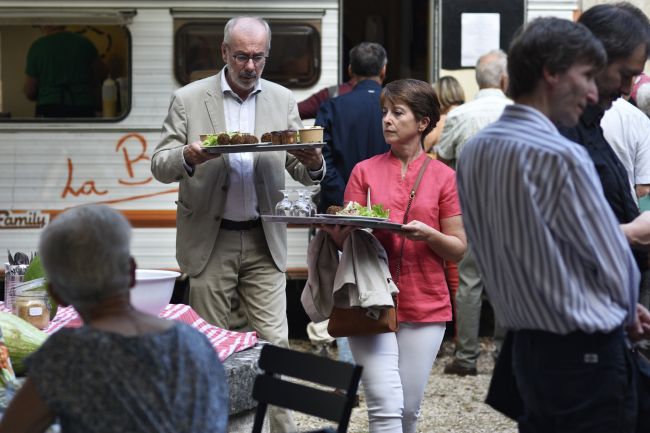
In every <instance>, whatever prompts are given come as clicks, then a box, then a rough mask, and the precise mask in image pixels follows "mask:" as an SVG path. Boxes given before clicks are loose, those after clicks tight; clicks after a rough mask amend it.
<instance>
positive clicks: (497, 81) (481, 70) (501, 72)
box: [476, 50, 508, 89]
mask: <svg viewBox="0 0 650 433" xmlns="http://www.w3.org/2000/svg"><path fill="white" fill-rule="evenodd" d="M507 75H508V55H507V54H506V53H504V52H503V51H502V50H492V51H490V52H489V53H485V54H483V55H482V56H481V57H479V59H478V61H477V62H476V83H477V84H478V87H479V88H480V89H485V88H490V87H492V88H499V87H501V78H502V77H503V76H507Z"/></svg>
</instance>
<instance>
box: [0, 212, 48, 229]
mask: <svg viewBox="0 0 650 433" xmlns="http://www.w3.org/2000/svg"><path fill="white" fill-rule="evenodd" d="M49 220H50V216H49V215H48V214H43V213H41V212H40V211H37V210H34V211H22V212H20V211H19V212H14V211H11V210H0V229H40V228H43V227H44V226H45V225H46V224H47V223H48V222H49Z"/></svg>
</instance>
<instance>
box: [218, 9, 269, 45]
mask: <svg viewBox="0 0 650 433" xmlns="http://www.w3.org/2000/svg"><path fill="white" fill-rule="evenodd" d="M241 19H250V20H253V21H257V22H258V23H260V24H261V25H262V26H264V29H266V34H267V35H268V38H267V41H268V42H267V45H266V50H267V51H271V27H269V23H267V22H266V20H264V19H263V18H260V17H252V16H246V15H243V16H239V17H233V18H230V19H229V20H228V22H227V23H226V26H225V27H224V28H223V43H224V44H226V45H228V46H230V42H231V41H232V29H233V27H235V25H236V24H237V22H239V20H241Z"/></svg>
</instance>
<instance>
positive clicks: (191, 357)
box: [27, 323, 228, 433]
mask: <svg viewBox="0 0 650 433" xmlns="http://www.w3.org/2000/svg"><path fill="white" fill-rule="evenodd" d="M27 375H28V377H29V378H30V379H31V380H32V381H33V382H34V385H35V386H36V389H37V390H38V393H39V394H40V396H41V398H43V400H44V401H45V402H46V403H47V405H48V406H49V407H50V409H51V410H52V411H53V412H55V413H56V415H57V416H58V417H59V421H60V424H61V429H62V431H63V432H64V433H76V432H79V433H93V432H98V433H99V432H101V433H110V432H116V433H117V432H120V433H129V432H138V433H146V432H151V433H154V432H155V433H183V432H187V433H190V432H196V433H210V432H214V433H223V432H225V431H226V426H227V423H228V384H227V382H226V377H225V373H224V368H223V366H222V365H221V362H219V360H218V358H217V354H216V353H215V351H214V349H213V348H212V345H210V342H209V341H208V339H207V338H206V337H205V336H204V335H202V334H201V333H200V332H198V331H196V330H195V329H193V328H191V327H189V326H187V325H184V324H182V323H176V324H175V326H172V327H171V328H169V329H168V330H166V331H164V332H161V333H154V334H147V335H141V336H136V337H125V336H122V335H119V334H115V333H111V332H105V331H100V330H97V329H93V328H89V327H82V328H77V329H62V330H60V331H59V332H57V333H56V334H54V335H52V336H51V337H49V338H48V339H47V340H46V341H45V343H44V344H43V346H42V347H41V348H40V349H39V350H38V351H37V352H35V353H34V354H33V355H32V356H31V357H30V358H28V360H27Z"/></svg>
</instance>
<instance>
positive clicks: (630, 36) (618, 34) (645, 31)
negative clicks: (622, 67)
mask: <svg viewBox="0 0 650 433" xmlns="http://www.w3.org/2000/svg"><path fill="white" fill-rule="evenodd" d="M578 22H579V23H580V24H582V25H584V26H585V27H587V28H588V29H589V30H591V33H593V34H594V35H595V36H596V37H597V38H598V39H599V40H600V42H601V43H602V44H603V46H604V47H605V51H606V52H607V61H608V62H609V63H612V62H614V61H615V60H617V59H621V58H625V57H628V56H630V55H631V54H632V52H634V50H635V49H636V47H638V46H639V45H641V44H644V45H645V51H646V56H647V55H648V48H649V47H650V21H648V17H646V15H645V14H644V13H643V12H642V11H641V10H640V9H639V8H637V7H636V6H633V5H631V4H630V3H614V4H611V3H610V4H599V5H596V6H593V7H591V8H589V9H587V10H586V11H585V12H584V13H583V14H582V15H581V16H580V18H579V19H578Z"/></svg>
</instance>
